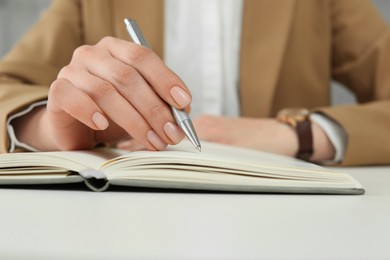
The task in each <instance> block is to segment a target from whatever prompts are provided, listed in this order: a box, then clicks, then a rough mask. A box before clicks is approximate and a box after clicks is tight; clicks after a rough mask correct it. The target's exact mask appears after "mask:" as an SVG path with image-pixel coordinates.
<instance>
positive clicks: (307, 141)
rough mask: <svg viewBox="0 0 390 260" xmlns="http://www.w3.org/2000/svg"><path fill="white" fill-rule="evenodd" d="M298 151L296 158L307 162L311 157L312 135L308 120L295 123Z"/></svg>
mask: <svg viewBox="0 0 390 260" xmlns="http://www.w3.org/2000/svg"><path fill="white" fill-rule="evenodd" d="M296 131H297V134H298V142H299V150H298V154H297V158H299V159H302V160H305V161H309V160H310V157H311V156H312V155H313V134H312V129H311V122H310V120H304V121H300V122H297V127H296Z"/></svg>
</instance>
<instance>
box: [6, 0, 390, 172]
mask: <svg viewBox="0 0 390 260" xmlns="http://www.w3.org/2000/svg"><path fill="white" fill-rule="evenodd" d="M128 16H130V17H133V18H134V19H136V20H137V21H138V23H139V24H140V26H141V28H142V29H143V31H144V33H145V35H146V37H147V39H148V41H149V43H150V44H151V46H152V48H153V50H155V51H156V52H157V53H158V54H159V55H161V56H163V1H162V0H161V1H159V0H98V1H97V0H57V1H54V2H53V4H52V6H51V7H50V8H49V9H48V11H47V12H46V13H45V14H44V15H43V16H42V18H41V19H40V20H39V21H38V23H37V24H36V25H35V26H34V27H33V28H32V29H31V30H30V31H29V32H28V33H27V34H26V35H25V36H24V38H23V39H22V40H21V41H20V42H19V43H18V44H17V45H16V46H15V47H14V48H13V49H12V50H11V51H10V52H9V53H8V54H7V55H6V56H5V58H4V59H3V61H2V62H1V63H0V75H1V76H0V78H1V83H0V124H1V125H0V137H1V143H0V151H1V152H6V151H7V147H8V144H9V141H8V137H7V132H6V127H5V122H6V119H7V117H8V116H9V115H10V114H11V113H14V112H15V111H18V110H20V109H22V108H23V107H25V106H26V105H27V104H30V103H31V102H33V101H36V100H40V99H44V98H46V96H47V91H48V87H49V86H50V84H51V82H52V81H53V80H54V79H55V78H56V75H57V73H58V71H59V70H60V69H61V68H62V67H63V66H64V65H66V64H68V63H69V61H70V59H71V56H72V52H73V50H74V49H75V48H77V47H78V46H80V45H83V44H95V43H96V42H98V41H99V40H100V39H101V38H102V37H104V36H107V35H112V36H115V37H119V38H123V39H129V38H128V35H127V33H126V31H125V28H124V25H123V19H124V17H128ZM194 41H196V39H194ZM331 78H334V79H336V80H338V81H340V82H342V83H344V84H345V85H346V86H347V87H348V88H349V89H350V90H352V91H353V92H354V93H355V94H356V95H357V98H358V100H359V102H361V103H364V104H361V105H348V106H338V107H328V106H329V104H330V89H329V82H330V80H331ZM240 98H241V111H242V116H248V117H272V116H275V114H276V113H277V111H279V110H280V109H282V108H284V107H302V106H304V107H307V108H310V109H313V110H316V111H322V112H323V113H325V114H326V115H328V116H329V117H331V118H333V119H334V120H335V121H336V122H338V123H339V124H341V125H342V126H343V127H344V129H345V130H346V132H347V134H348V143H347V149H346V153H345V157H344V158H345V159H344V161H343V164H344V165H352V164H354V165H357V164H390V100H389V99H390V37H389V27H388V26H387V24H386V23H385V22H384V21H383V19H382V18H381V17H380V16H379V15H378V13H377V11H376V10H375V9H374V8H373V7H372V6H371V3H370V2H369V1H368V0H354V1H351V0H280V1H271V0H246V1H245V2H244V11H243V23H242V36H241V56H240Z"/></svg>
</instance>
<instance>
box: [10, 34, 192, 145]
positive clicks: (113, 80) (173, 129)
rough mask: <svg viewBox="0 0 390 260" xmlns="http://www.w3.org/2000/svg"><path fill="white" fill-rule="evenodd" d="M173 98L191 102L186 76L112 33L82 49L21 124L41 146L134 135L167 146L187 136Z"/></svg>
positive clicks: (22, 134) (25, 137) (27, 137)
mask: <svg viewBox="0 0 390 260" xmlns="http://www.w3.org/2000/svg"><path fill="white" fill-rule="evenodd" d="M167 103H168V104H170V105H172V106H174V107H176V108H187V109H188V108H189V105H190V103H191V94H190V91H189V90H188V89H187V87H186V86H185V84H184V82H183V81H182V80H181V79H180V78H179V77H178V76H177V75H176V74H175V73H174V72H172V71H171V70H170V69H169V68H168V67H167V66H165V64H164V63H163V61H162V60H161V59H160V58H159V57H158V56H157V55H156V54H155V53H154V52H153V51H151V50H150V49H147V48H144V47H142V46H140V45H137V44H134V43H130V42H127V41H123V40H120V39H116V38H112V37H106V38H104V39H102V40H101V41H100V42H99V43H97V44H96V45H94V46H81V47H79V48H78V49H76V50H75V52H74V55H73V57H72V60H71V62H70V63H69V65H67V66H65V67H64V68H63V69H62V70H61V71H60V73H59V74H58V77H57V80H55V81H54V82H53V84H52V85H51V87H50V91H49V97H48V104H47V107H46V108H44V109H39V110H38V111H35V112H34V113H31V114H29V115H28V116H24V117H22V118H20V119H18V120H17V122H16V126H15V128H16V133H17V136H18V138H19V139H20V140H21V141H22V142H25V143H27V144H29V145H31V146H33V147H35V148H37V149H40V150H73V149H89V148H93V147H94V146H95V145H96V144H97V143H101V142H103V143H106V142H116V141H119V140H121V139H124V138H128V137H131V138H134V139H135V140H137V141H138V142H140V143H141V144H142V145H144V146H145V147H146V148H147V149H149V150H162V149H164V148H165V147H166V146H167V144H176V143H178V142H180V141H181V140H182V139H183V138H184V134H183V132H182V131H181V129H180V128H179V127H178V126H177V124H176V123H175V120H174V118H173V117H172V114H171V112H170V109H169V106H168V105H167ZM34 126H35V127H34Z"/></svg>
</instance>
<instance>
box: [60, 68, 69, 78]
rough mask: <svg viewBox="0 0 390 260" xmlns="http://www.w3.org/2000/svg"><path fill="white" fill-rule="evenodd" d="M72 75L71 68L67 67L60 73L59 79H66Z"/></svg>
mask: <svg viewBox="0 0 390 260" xmlns="http://www.w3.org/2000/svg"><path fill="white" fill-rule="evenodd" d="M70 73H71V69H70V68H69V66H65V67H63V68H62V69H61V70H60V72H59V73H58V78H65V77H66V76H67V75H70Z"/></svg>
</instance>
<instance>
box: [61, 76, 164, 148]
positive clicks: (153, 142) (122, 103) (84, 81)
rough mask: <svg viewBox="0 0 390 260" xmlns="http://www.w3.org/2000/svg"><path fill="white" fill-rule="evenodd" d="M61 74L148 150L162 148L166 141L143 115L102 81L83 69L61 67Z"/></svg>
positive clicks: (108, 84)
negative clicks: (68, 78)
mask: <svg viewBox="0 0 390 260" xmlns="http://www.w3.org/2000/svg"><path fill="white" fill-rule="evenodd" d="M61 74H62V75H68V76H70V75H71V80H72V83H73V84H74V85H76V86H77V87H78V88H80V89H81V90H82V91H83V92H85V93H86V94H87V95H89V96H90V97H91V98H92V99H93V100H94V101H95V102H96V103H97V104H98V106H99V107H100V108H101V109H102V111H104V113H105V114H106V115H107V117H108V118H110V120H112V121H113V122H115V124H117V125H118V126H120V127H121V128H123V129H124V130H125V131H126V132H127V133H129V134H130V136H132V137H133V138H135V139H137V140H139V141H140V142H142V143H143V144H144V145H145V147H146V148H147V149H149V150H163V149H165V147H166V145H167V144H166V143H165V142H164V141H163V140H162V139H161V138H160V137H159V136H158V135H157V134H156V132H155V131H154V130H153V129H151V127H150V125H149V124H148V123H147V122H146V120H145V119H144V118H143V116H142V115H141V114H140V113H138V111H137V110H136V109H135V108H134V107H133V106H132V105H131V104H130V103H129V102H128V101H127V100H126V99H125V98H124V97H123V96H122V95H120V93H119V92H118V91H117V90H116V88H115V87H114V86H113V85H111V84H110V83H109V82H107V81H104V80H102V79H100V78H98V77H95V76H94V75H91V74H89V73H87V72H85V71H84V70H72V69H69V68H68V69H63V71H62V72H61Z"/></svg>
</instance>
